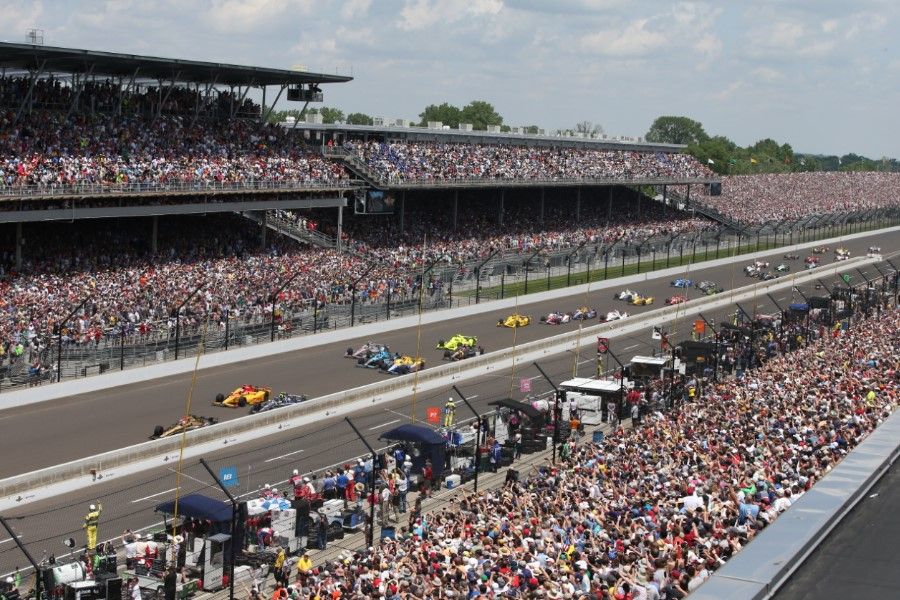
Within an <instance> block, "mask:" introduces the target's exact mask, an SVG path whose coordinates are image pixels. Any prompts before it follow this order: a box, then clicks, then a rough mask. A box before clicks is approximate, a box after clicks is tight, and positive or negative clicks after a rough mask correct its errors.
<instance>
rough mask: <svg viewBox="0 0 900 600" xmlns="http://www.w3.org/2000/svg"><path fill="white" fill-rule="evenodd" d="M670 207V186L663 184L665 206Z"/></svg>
mask: <svg viewBox="0 0 900 600" xmlns="http://www.w3.org/2000/svg"><path fill="white" fill-rule="evenodd" d="M668 205H669V186H667V185H666V184H663V206H668Z"/></svg>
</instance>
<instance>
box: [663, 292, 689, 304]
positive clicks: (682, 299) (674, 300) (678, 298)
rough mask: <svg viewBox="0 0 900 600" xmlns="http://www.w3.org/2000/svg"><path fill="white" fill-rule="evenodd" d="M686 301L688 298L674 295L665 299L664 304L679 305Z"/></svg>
mask: <svg viewBox="0 0 900 600" xmlns="http://www.w3.org/2000/svg"><path fill="white" fill-rule="evenodd" d="M687 301H688V297H687V296H685V295H683V294H675V295H674V296H670V297H668V298H666V304H681V303H683V302H687Z"/></svg>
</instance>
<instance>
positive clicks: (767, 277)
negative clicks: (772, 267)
mask: <svg viewBox="0 0 900 600" xmlns="http://www.w3.org/2000/svg"><path fill="white" fill-rule="evenodd" d="M759 278H760V279H762V280H763V281H769V280H770V279H777V278H778V275H776V274H775V273H770V272H769V271H763V272H761V273H760V274H759Z"/></svg>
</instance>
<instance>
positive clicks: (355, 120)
mask: <svg viewBox="0 0 900 600" xmlns="http://www.w3.org/2000/svg"><path fill="white" fill-rule="evenodd" d="M374 123H375V121H374V119H372V117H370V116H369V115H367V114H365V113H358V112H355V113H350V114H349V115H347V124H348V125H373V124H374Z"/></svg>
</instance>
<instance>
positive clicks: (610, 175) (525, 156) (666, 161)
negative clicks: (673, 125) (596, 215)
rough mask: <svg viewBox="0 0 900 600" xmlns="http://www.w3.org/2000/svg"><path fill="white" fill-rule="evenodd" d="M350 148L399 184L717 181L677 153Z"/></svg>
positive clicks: (408, 145) (417, 145)
mask: <svg viewBox="0 0 900 600" xmlns="http://www.w3.org/2000/svg"><path fill="white" fill-rule="evenodd" d="M346 147H347V148H348V149H349V150H350V151H352V152H354V153H356V155H357V156H358V157H359V158H360V159H362V160H363V161H364V162H365V163H366V164H367V165H368V166H369V167H370V168H372V169H374V170H375V171H376V172H377V173H378V174H379V175H380V176H381V178H382V179H384V180H387V181H391V182H395V183H402V182H429V181H434V182H440V181H452V180H460V179H461V180H467V179H480V180H484V179H493V180H562V179H596V180H606V179H617V180H622V179H638V178H644V177H667V178H673V177H676V178H699V177H702V178H706V177H711V176H712V172H711V171H710V170H709V169H708V168H707V167H706V166H705V165H703V164H701V163H699V162H698V161H697V160H695V159H694V158H693V157H692V156H690V155H688V154H676V153H663V152H655V153H654V152H633V151H627V150H589V149H581V148H544V147H535V146H513V145H496V144H453V143H447V144H445V143H424V142H391V143H383V142H379V141H370V142H367V143H366V142H348V143H347V144H346Z"/></svg>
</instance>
